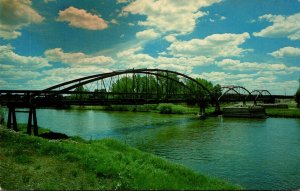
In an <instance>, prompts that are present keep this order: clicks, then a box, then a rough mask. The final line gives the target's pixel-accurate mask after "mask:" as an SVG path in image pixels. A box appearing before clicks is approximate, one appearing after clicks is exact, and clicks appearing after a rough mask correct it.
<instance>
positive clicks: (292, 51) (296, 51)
mask: <svg viewBox="0 0 300 191" xmlns="http://www.w3.org/2000/svg"><path fill="white" fill-rule="evenodd" d="M270 55H272V56H274V57H279V58H282V57H300V48H295V47H290V46H287V47H284V48H281V49H279V50H277V51H274V52H272V53H270Z"/></svg>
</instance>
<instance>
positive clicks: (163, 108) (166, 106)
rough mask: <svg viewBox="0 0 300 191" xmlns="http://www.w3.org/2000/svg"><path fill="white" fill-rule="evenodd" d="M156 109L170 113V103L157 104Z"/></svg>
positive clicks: (163, 112)
mask: <svg viewBox="0 0 300 191" xmlns="http://www.w3.org/2000/svg"><path fill="white" fill-rule="evenodd" d="M157 109H158V111H159V113H162V114H171V113H172V104H159V105H158V107H157Z"/></svg>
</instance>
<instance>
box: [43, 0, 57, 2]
mask: <svg viewBox="0 0 300 191" xmlns="http://www.w3.org/2000/svg"><path fill="white" fill-rule="evenodd" d="M55 1H56V0H44V3H50V2H55Z"/></svg>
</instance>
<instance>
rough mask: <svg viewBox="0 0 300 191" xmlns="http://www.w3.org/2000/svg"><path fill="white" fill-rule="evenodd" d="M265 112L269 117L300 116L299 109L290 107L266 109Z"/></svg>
mask: <svg viewBox="0 0 300 191" xmlns="http://www.w3.org/2000/svg"><path fill="white" fill-rule="evenodd" d="M266 114H267V116H269V117H288V118H289V117H291V118H300V109H299V108H291V109H271V108H270V109H266Z"/></svg>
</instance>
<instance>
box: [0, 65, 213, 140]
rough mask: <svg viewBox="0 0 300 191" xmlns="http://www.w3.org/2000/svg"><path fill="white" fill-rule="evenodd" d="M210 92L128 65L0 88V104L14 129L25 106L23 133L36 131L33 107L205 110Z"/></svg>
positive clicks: (169, 74) (175, 76) (171, 74)
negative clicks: (32, 86) (35, 85)
mask: <svg viewBox="0 0 300 191" xmlns="http://www.w3.org/2000/svg"><path fill="white" fill-rule="evenodd" d="M213 99H214V97H213V95H212V93H211V92H210V91H209V90H208V89H207V88H206V87H205V86H203V85H202V84H201V83H199V82H198V81H196V80H195V79H193V78H191V77H189V76H187V75H185V74H182V73H179V72H175V71H169V70H162V69H130V70H119V71H113V72H109V73H103V74H97V75H91V76H87V77H82V78H78V79H74V80H71V81H67V82H64V83H60V84H57V85H55V86H51V87H49V88H46V89H44V90H0V100H1V105H6V106H7V107H8V120H7V127H9V128H13V129H14V130H16V131H17V130H18V128H17V122H16V117H15V115H16V111H15V109H16V108H28V109H29V115H28V125H27V133H28V134H31V133H32V128H31V127H32V121H33V131H34V134H35V135H36V134H38V132H37V128H38V127H37V119H36V108H40V107H62V106H68V105H111V104H120V105H121V104H125V105H137V104H156V103H164V102H167V103H179V102H186V103H188V104H198V105H199V107H200V113H202V114H204V113H205V102H207V101H212V100H213Z"/></svg>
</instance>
